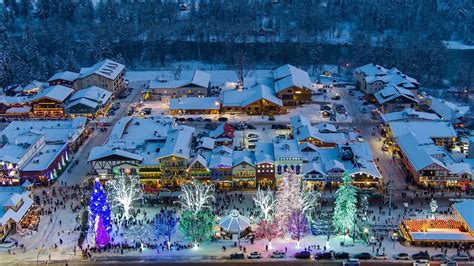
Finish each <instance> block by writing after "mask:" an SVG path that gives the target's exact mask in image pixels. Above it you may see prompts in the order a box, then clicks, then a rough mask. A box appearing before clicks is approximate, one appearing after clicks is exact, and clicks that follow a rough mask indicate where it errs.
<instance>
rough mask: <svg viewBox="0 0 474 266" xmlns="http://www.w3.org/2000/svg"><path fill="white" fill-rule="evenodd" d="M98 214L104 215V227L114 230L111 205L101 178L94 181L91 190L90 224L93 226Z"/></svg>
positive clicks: (109, 230)
mask: <svg viewBox="0 0 474 266" xmlns="http://www.w3.org/2000/svg"><path fill="white" fill-rule="evenodd" d="M97 216H100V217H102V222H103V224H104V228H105V229H106V230H107V231H108V232H111V231H112V224H111V220H110V206H109V204H108V203H107V195H105V191H104V188H103V187H102V185H101V184H100V181H99V179H97V180H96V181H95V183H94V187H93V188H92V191H91V199H90V203H89V225H90V226H93V225H94V224H95V221H96V219H97Z"/></svg>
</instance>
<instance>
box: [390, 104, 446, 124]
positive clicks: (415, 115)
mask: <svg viewBox="0 0 474 266" xmlns="http://www.w3.org/2000/svg"><path fill="white" fill-rule="evenodd" d="M381 117H382V120H383V121H384V122H385V123H390V122H395V121H400V120H404V121H411V120H427V121H439V120H441V119H440V117H439V116H438V115H436V114H432V113H427V112H420V111H416V110H414V109H412V108H407V109H404V110H402V111H399V112H392V113H386V114H381Z"/></svg>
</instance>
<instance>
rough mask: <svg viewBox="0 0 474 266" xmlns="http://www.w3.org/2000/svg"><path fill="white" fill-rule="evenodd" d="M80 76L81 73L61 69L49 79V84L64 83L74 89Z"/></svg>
mask: <svg viewBox="0 0 474 266" xmlns="http://www.w3.org/2000/svg"><path fill="white" fill-rule="evenodd" d="M78 78H79V73H76V72H72V71H61V72H58V73H56V74H54V75H53V76H52V77H50V78H49V79H48V83H49V86H55V85H63V86H66V87H69V88H73V89H74V82H75V81H76V80H77V79H78Z"/></svg>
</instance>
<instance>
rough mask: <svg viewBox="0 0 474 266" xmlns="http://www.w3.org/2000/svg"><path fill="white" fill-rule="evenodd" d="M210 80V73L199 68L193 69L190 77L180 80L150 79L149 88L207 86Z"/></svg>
mask: <svg viewBox="0 0 474 266" xmlns="http://www.w3.org/2000/svg"><path fill="white" fill-rule="evenodd" d="M210 80H211V75H210V74H209V73H207V72H204V71H201V70H195V71H194V73H193V76H192V77H191V79H180V80H169V81H162V80H151V81H150V83H149V88H150V89H177V88H181V87H185V86H187V87H202V88H208V87H209V83H210Z"/></svg>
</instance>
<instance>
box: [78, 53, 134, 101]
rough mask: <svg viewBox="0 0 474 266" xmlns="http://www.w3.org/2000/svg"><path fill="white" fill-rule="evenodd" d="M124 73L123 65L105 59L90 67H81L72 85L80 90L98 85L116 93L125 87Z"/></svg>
mask: <svg viewBox="0 0 474 266" xmlns="http://www.w3.org/2000/svg"><path fill="white" fill-rule="evenodd" d="M124 75H125V65H123V64H120V63H118V62H115V61H112V60H110V59H105V60H103V61H100V62H97V63H96V64H94V65H93V66H91V67H83V68H81V70H80V71H79V77H78V78H77V79H76V80H75V81H74V87H75V88H76V89H78V90H80V89H85V88H88V87H91V86H98V87H100V88H103V89H105V90H108V91H110V92H112V94H114V95H117V94H119V93H120V92H121V91H122V90H123V89H124V88H125V87H126V86H125V82H124Z"/></svg>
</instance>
